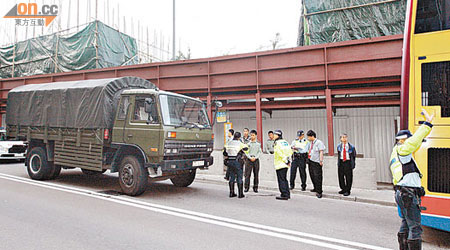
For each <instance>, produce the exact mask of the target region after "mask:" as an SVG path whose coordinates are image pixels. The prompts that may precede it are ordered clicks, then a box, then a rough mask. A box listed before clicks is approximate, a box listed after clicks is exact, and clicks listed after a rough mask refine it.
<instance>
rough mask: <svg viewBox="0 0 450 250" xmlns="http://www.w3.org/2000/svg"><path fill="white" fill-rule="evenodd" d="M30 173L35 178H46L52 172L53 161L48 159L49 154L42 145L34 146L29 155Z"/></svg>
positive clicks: (28, 169) (28, 168)
mask: <svg viewBox="0 0 450 250" xmlns="http://www.w3.org/2000/svg"><path fill="white" fill-rule="evenodd" d="M27 161H28V166H27V171H28V175H29V176H30V178H31V179H33V180H45V179H47V178H48V177H49V176H50V174H52V167H53V166H52V165H53V164H52V163H50V162H48V161H47V154H46V152H45V149H44V148H42V147H33V148H32V149H31V150H30V152H29V153H28V157H27Z"/></svg>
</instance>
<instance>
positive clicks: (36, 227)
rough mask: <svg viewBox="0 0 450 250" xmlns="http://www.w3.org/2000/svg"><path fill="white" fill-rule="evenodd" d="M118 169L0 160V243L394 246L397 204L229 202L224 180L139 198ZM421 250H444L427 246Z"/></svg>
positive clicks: (271, 197)
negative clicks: (37, 171) (32, 167)
mask: <svg viewBox="0 0 450 250" xmlns="http://www.w3.org/2000/svg"><path fill="white" fill-rule="evenodd" d="M117 191H120V187H119V184H118V178H117V174H104V175H101V176H87V175H84V174H82V173H81V171H80V170H63V171H62V173H61V176H60V177H59V178H58V179H57V180H54V181H45V182H38V181H32V180H30V179H29V178H28V175H27V173H26V169H25V167H24V165H23V163H3V164H0V242H1V243H0V244H1V245H0V248H1V249H396V248H397V239H396V232H397V229H398V226H399V222H400V220H399V218H398V216H397V214H396V209H395V208H394V207H388V206H380V205H372V204H364V203H356V202H349V201H342V200H334V199H317V198H315V197H312V196H305V195H293V196H292V199H291V200H289V201H278V200H275V195H277V194H276V193H274V192H270V191H261V192H260V193H258V194H255V193H253V192H250V193H247V196H246V197H245V198H244V199H237V198H233V199H230V198H228V196H227V195H228V190H227V186H223V185H217V184H211V183H204V182H203V183H202V182H194V183H193V184H192V185H191V186H190V187H188V188H177V187H175V186H173V185H171V183H170V181H164V182H157V183H149V185H148V188H147V191H146V192H145V193H144V194H143V195H141V196H139V197H128V196H125V195H120V194H119V193H117ZM424 249H442V248H439V247H438V246H436V245H433V244H430V243H425V245H424Z"/></svg>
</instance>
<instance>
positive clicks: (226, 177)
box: [223, 129, 234, 181]
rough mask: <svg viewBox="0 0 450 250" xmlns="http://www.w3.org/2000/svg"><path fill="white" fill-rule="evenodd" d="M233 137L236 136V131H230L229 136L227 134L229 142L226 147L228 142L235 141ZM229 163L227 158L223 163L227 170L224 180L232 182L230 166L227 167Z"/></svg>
mask: <svg viewBox="0 0 450 250" xmlns="http://www.w3.org/2000/svg"><path fill="white" fill-rule="evenodd" d="M233 136H234V129H229V130H228V134H227V139H226V140H227V141H226V142H225V145H226V144H227V143H228V142H230V141H232V140H233ZM226 163H227V161H226V160H225V158H224V161H223V165H224V169H225V168H226V172H225V177H224V179H225V180H227V181H228V180H230V171H229V169H228V166H227V164H226Z"/></svg>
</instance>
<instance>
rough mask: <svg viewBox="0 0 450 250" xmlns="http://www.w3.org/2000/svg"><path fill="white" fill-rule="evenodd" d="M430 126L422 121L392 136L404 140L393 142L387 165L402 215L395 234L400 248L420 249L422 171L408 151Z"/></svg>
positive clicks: (414, 149)
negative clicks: (414, 128)
mask: <svg viewBox="0 0 450 250" xmlns="http://www.w3.org/2000/svg"><path fill="white" fill-rule="evenodd" d="M432 127H433V125H432V124H431V123H429V122H424V124H422V125H421V126H420V127H419V129H418V130H417V131H416V133H414V135H411V132H409V131H408V130H401V131H400V132H399V133H398V134H397V136H396V139H406V138H407V139H406V141H405V142H404V143H403V144H400V143H398V144H396V145H395V146H394V148H393V150H392V154H391V159H390V166H389V167H390V170H391V173H392V177H393V183H394V189H395V201H396V203H397V205H398V208H399V211H400V217H401V218H402V224H401V226H400V230H399V232H398V234H397V236H398V242H399V245H400V249H409V250H416V249H422V227H421V222H420V220H421V215H420V202H421V197H422V196H423V195H425V191H424V189H423V188H422V185H421V180H420V179H421V177H422V174H421V173H420V170H419V169H418V167H417V164H416V161H415V160H414V157H413V156H412V153H413V152H415V151H416V150H417V149H419V148H420V146H421V144H422V141H423V139H424V138H425V137H426V136H427V135H428V134H429V133H430V132H431V128H432Z"/></svg>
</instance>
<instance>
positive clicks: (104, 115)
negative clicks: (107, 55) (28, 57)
mask: <svg viewBox="0 0 450 250" xmlns="http://www.w3.org/2000/svg"><path fill="white" fill-rule="evenodd" d="M135 88H144V89H155V88H156V86H155V85H154V84H153V83H151V82H150V81H147V80H145V79H142V78H139V77H121V78H109V79H93V80H80V81H70V82H52V83H44V84H30V85H24V86H20V87H17V88H14V89H12V90H11V91H9V93H8V101H7V106H6V125H15V126H35V127H38V126H48V127H56V128H81V129H96V128H112V127H113V123H114V117H115V114H116V110H117V106H118V105H119V99H120V94H121V93H122V91H123V90H125V89H135Z"/></svg>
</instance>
